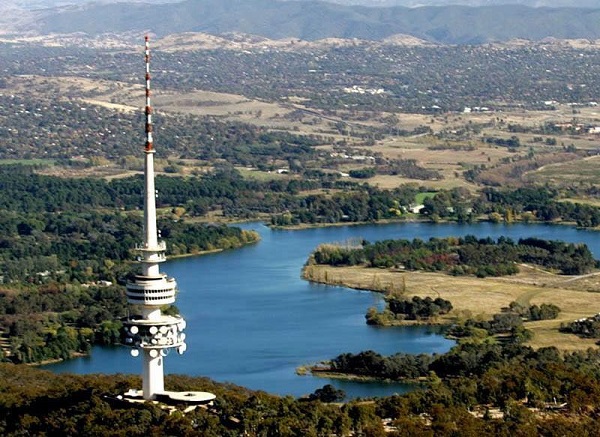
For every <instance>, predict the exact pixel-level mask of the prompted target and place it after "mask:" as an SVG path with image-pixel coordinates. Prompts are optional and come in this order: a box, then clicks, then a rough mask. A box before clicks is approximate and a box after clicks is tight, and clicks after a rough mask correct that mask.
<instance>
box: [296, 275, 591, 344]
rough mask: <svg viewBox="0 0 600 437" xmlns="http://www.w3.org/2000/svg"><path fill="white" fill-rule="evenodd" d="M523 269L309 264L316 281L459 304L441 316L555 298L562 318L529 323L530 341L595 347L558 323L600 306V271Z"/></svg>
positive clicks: (478, 314)
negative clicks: (480, 272)
mask: <svg viewBox="0 0 600 437" xmlns="http://www.w3.org/2000/svg"><path fill="white" fill-rule="evenodd" d="M521 270H522V271H521V273H519V274H518V275H515V276H508V277H498V278H485V279H479V278H475V277H460V276H459V277H455V276H449V275H446V274H442V273H426V272H404V271H390V270H381V269H372V268H362V267H330V266H318V265H317V266H314V265H312V266H308V267H307V270H306V277H307V278H310V279H311V280H313V281H315V282H322V283H328V284H332V285H343V286H347V287H350V288H357V289H365V290H376V291H383V292H390V291H393V292H395V293H402V290H403V289H404V288H405V291H404V293H405V295H406V296H407V297H411V296H421V297H426V296H430V297H432V298H436V297H441V298H443V299H447V300H449V301H450V302H452V305H453V307H454V309H453V310H452V311H451V312H450V313H449V314H448V315H447V316H445V317H444V319H442V320H441V321H442V322H452V321H455V320H459V319H465V318H468V317H474V318H481V319H489V318H491V316H492V315H493V314H496V313H499V312H501V311H502V308H504V307H507V306H508V304H509V303H510V302H513V301H517V302H519V303H521V304H525V305H533V304H536V305H540V304H542V303H553V304H555V305H557V306H558V307H560V309H561V312H560V314H559V316H558V318H557V319H555V320H544V321H539V322H528V323H526V327H527V328H528V329H530V330H531V331H532V332H533V334H534V337H533V339H532V340H531V341H530V342H529V344H530V345H531V346H533V347H535V348H539V347H545V346H556V347H558V348H560V349H562V350H567V351H570V350H581V349H587V348H588V347H593V346H594V345H595V340H590V339H581V338H579V337H577V336H575V335H572V334H563V333H561V332H559V328H560V325H561V323H567V322H571V321H573V320H575V319H579V318H582V317H588V316H591V315H594V314H596V313H599V312H600V273H599V274H598V275H590V276H584V277H569V276H560V275H554V274H551V273H547V272H544V271H540V270H537V269H532V268H528V267H526V266H523V267H522V268H521ZM366 311H367V308H365V312H366Z"/></svg>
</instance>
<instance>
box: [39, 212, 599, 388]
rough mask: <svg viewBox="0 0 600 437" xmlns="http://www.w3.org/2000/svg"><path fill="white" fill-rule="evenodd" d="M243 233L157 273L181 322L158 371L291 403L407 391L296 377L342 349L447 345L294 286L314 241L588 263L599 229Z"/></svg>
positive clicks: (115, 367) (97, 368) (108, 353)
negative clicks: (501, 248) (490, 242)
mask: <svg viewBox="0 0 600 437" xmlns="http://www.w3.org/2000/svg"><path fill="white" fill-rule="evenodd" d="M241 227H242V228H244V229H254V230H256V231H258V232H259V233H260V235H261V239H262V240H261V241H260V242H259V243H257V244H255V245H252V246H248V247H244V248H241V249H236V250H231V251H225V252H220V253H215V254H210V255H205V256H201V257H190V258H180V259H173V260H170V261H168V262H166V263H164V264H163V265H162V266H161V267H162V269H161V270H162V271H164V272H165V273H167V274H168V275H169V276H173V277H175V278H176V279H177V282H178V284H179V290H180V292H179V294H178V297H177V302H176V305H177V306H178V307H179V309H180V311H181V313H182V315H183V316H184V318H185V319H186V321H187V328H186V335H187V338H186V342H187V344H188V349H187V352H186V353H185V354H184V355H182V356H179V355H177V354H176V353H175V352H172V353H170V354H169V355H168V356H167V357H166V359H165V373H179V374H187V375H193V376H207V377H209V378H212V379H214V380H216V381H221V382H225V381H226V382H232V383H235V384H238V385H242V386H245V387H248V388H251V389H259V390H265V391H267V392H270V393H276V394H281V395H288V394H289V395H293V396H301V395H305V394H309V393H312V392H313V391H314V390H315V389H317V388H320V387H322V386H323V385H325V384H332V385H334V386H336V387H337V388H341V389H343V390H345V391H346V393H347V394H348V396H349V397H359V396H360V397H363V396H384V395H390V394H393V393H402V392H405V391H406V390H408V389H410V386H407V385H403V384H398V383H393V384H392V383H390V384H386V383H373V382H370V383H365V382H357V381H342V380H329V379H326V378H316V377H312V376H299V375H296V373H295V369H296V368H297V367H298V366H301V365H304V364H310V363H316V362H319V361H321V360H327V359H330V358H334V357H336V356H337V355H339V354H341V353H344V352H354V353H356V352H360V351H363V350H369V349H371V350H374V351H376V352H379V353H381V354H392V353H396V352H405V353H423V352H426V353H444V352H446V351H447V350H448V349H450V348H451V347H452V345H453V344H454V343H453V342H452V341H450V340H447V339H444V338H443V336H442V335H440V334H439V331H437V330H436V329H434V328H428V327H394V328H379V327H373V326H368V325H367V324H366V323H365V318H364V315H365V313H366V311H367V308H369V307H370V306H374V305H381V304H382V298H381V296H380V295H378V294H376V293H371V292H366V291H356V290H351V289H348V288H344V287H333V286H326V285H315V284H311V283H309V282H307V281H304V280H302V279H301V278H300V273H301V269H302V266H303V264H304V262H305V261H306V259H307V257H308V255H309V254H310V253H311V252H312V250H314V248H315V247H316V246H318V245H319V244H321V243H324V242H343V241H346V240H348V239H355V238H361V239H366V240H368V241H377V240H383V239H390V238H391V239H398V238H406V239H412V238H421V239H424V240H427V239H429V238H430V237H446V236H464V235H468V234H472V235H476V236H477V237H488V236H490V237H492V238H498V237H500V236H507V237H510V238H512V239H514V240H518V239H519V238H522V237H537V238H543V239H551V240H562V241H567V242H574V243H575V242H585V243H586V244H587V245H588V246H589V247H590V249H591V250H592V252H593V253H594V256H595V257H596V258H598V255H599V254H600V241H598V233H597V232H594V231H586V230H580V229H575V228H572V227H567V226H559V225H543V224H535V225H525V224H511V225H504V224H492V223H476V224H430V223H394V224H385V225H360V226H336V227H328V228H315V229H306V230H301V231H300V230H294V231H291V230H271V229H269V228H268V227H266V226H264V225H262V224H259V223H252V224H245V225H242V226H241ZM167 244H168V241H167ZM44 368H46V369H49V370H52V371H55V372H74V373H134V374H139V373H140V372H141V359H140V358H139V357H138V358H133V357H131V356H130V354H129V349H128V348H124V347H94V348H93V351H92V355H91V356H90V357H85V358H78V359H73V360H69V361H66V362H62V363H56V364H52V365H48V366H45V367H44Z"/></svg>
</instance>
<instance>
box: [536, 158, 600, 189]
mask: <svg viewBox="0 0 600 437" xmlns="http://www.w3.org/2000/svg"><path fill="white" fill-rule="evenodd" d="M599 166H600V156H592V157H590V158H586V159H581V160H577V161H569V162H565V163H560V164H552V165H547V166H544V167H541V168H540V169H538V170H537V171H535V172H531V173H528V175H527V178H528V179H529V180H530V181H532V182H536V183H542V184H545V183H554V184H559V185H572V184H573V183H574V182H577V183H578V184H581V183H589V184H599V183H600V171H598V167H599Z"/></svg>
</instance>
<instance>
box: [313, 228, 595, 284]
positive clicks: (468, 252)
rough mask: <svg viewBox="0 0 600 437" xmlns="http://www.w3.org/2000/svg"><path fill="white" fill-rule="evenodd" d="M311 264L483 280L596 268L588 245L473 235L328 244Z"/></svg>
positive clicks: (321, 247) (569, 272) (578, 272)
mask: <svg viewBox="0 0 600 437" xmlns="http://www.w3.org/2000/svg"><path fill="white" fill-rule="evenodd" d="M311 260H312V262H315V263H317V264H328V265H333V266H353V265H366V266H368V267H399V268H404V269H407V270H428V271H444V272H447V273H449V274H452V275H473V274H474V275H477V276H478V277H486V276H501V275H507V274H514V273H517V272H518V267H517V265H516V264H517V263H531V264H535V265H539V266H542V267H545V268H548V269H552V270H556V271H559V272H561V273H562V274H566V275H578V274H583V273H586V272H588V271H590V270H591V269H592V268H594V267H595V266H596V261H595V260H594V257H593V256H592V253H591V252H590V250H589V249H588V247H587V246H586V245H585V244H573V243H564V242H561V241H546V240H540V239H538V238H521V239H519V241H518V242H516V243H515V242H514V241H513V240H511V239H510V238H506V237H500V238H498V240H497V241H494V240H493V239H492V238H490V237H488V238H483V239H478V238H476V237H475V236H473V235H467V236H465V237H458V238H456V237H449V238H431V239H430V240H429V241H423V240H421V239H414V240H412V241H409V240H384V241H377V242H375V243H369V242H367V241H363V242H362V244H361V246H360V247H352V246H347V247H345V246H343V245H332V244H323V245H320V246H319V247H318V248H317V249H316V250H315V251H314V252H313V254H312V255H311ZM309 262H311V261H309Z"/></svg>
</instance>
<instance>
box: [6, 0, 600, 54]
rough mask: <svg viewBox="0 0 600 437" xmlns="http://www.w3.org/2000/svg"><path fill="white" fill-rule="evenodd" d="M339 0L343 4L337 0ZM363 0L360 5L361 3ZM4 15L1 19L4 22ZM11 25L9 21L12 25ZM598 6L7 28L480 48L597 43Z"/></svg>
mask: <svg viewBox="0 0 600 437" xmlns="http://www.w3.org/2000/svg"><path fill="white" fill-rule="evenodd" d="M339 1H343V0H339ZM365 1H366V0H365ZM6 20H7V17H6V16H5V17H4V21H6ZM15 23H16V24H15ZM599 23H600V7H599V8H596V9H584V8H531V7H527V6H520V5H503V6H482V7H477V8H473V7H468V6H440V7H419V8H405V7H398V6H396V7H365V6H346V5H340V4H334V3H325V2H319V1H313V0H306V1H277V0H187V1H183V2H180V3H167V4H152V5H150V4H144V3H139V2H132V3H108V4H107V3H102V2H99V3H90V4H84V5H81V4H80V5H79V6H72V7H69V6H66V7H61V8H56V9H47V10H43V11H39V10H38V11H36V12H35V13H33V14H32V15H31V16H30V17H29V19H28V20H24V18H23V17H21V20H20V21H13V22H11V23H10V24H12V27H9V29H11V30H13V31H20V32H24V31H28V32H32V31H34V32H36V33H39V34H48V33H73V32H84V33H87V34H90V35H98V34H103V33H125V32H131V31H134V32H151V33H154V34H156V35H157V36H161V37H162V36H166V35H170V34H175V33H181V32H205V33H210V34H222V33H226V32H242V33H247V34H253V35H260V36H264V37H267V38H271V39H280V38H289V37H293V38H299V39H303V40H308V41H312V40H317V39H322V38H331V37H335V38H358V39H367V40H380V39H383V38H386V37H389V36H391V35H395V34H407V35H412V36H415V37H417V38H421V39H424V40H427V41H431V42H436V43H444V44H480V43H486V42H492V41H507V40H511V39H516V38H521V39H528V40H541V39H544V38H547V37H554V38H558V39H580V38H582V39H599V38H600V25H599Z"/></svg>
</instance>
